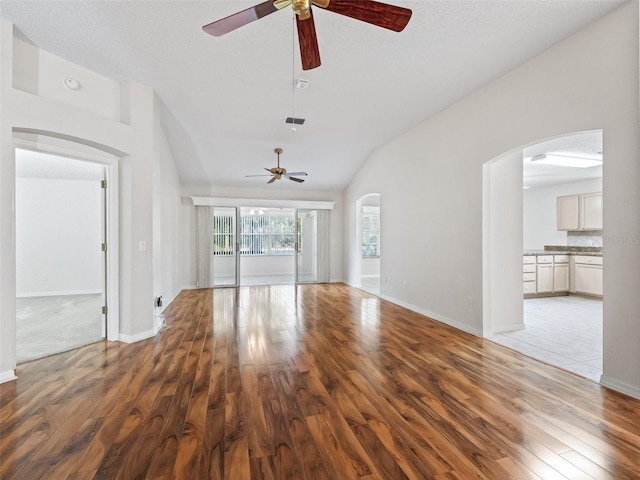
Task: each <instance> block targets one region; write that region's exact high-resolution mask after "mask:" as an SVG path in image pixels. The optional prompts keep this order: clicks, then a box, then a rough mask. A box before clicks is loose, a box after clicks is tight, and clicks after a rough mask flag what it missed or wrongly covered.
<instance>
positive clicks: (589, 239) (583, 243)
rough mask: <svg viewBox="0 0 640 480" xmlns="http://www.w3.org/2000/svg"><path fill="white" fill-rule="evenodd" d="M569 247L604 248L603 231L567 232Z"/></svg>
mask: <svg viewBox="0 0 640 480" xmlns="http://www.w3.org/2000/svg"><path fill="white" fill-rule="evenodd" d="M567 245H568V246H570V247H602V230H590V231H588V232H567Z"/></svg>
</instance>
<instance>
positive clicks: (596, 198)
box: [580, 193, 602, 230]
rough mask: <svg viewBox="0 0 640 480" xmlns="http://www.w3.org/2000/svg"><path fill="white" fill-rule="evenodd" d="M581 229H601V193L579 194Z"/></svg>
mask: <svg viewBox="0 0 640 480" xmlns="http://www.w3.org/2000/svg"><path fill="white" fill-rule="evenodd" d="M580 202H581V208H580V212H581V215H582V218H581V220H582V230H602V193H590V194H588V195H580Z"/></svg>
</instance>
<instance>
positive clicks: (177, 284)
mask: <svg viewBox="0 0 640 480" xmlns="http://www.w3.org/2000/svg"><path fill="white" fill-rule="evenodd" d="M153 148H154V156H155V158H156V162H155V164H154V167H153V207H154V208H153V258H154V265H153V296H154V298H157V297H160V296H163V297H164V305H163V308H162V310H164V308H166V307H167V305H168V304H169V303H170V302H171V301H172V300H173V299H174V298H175V297H176V295H178V293H180V290H182V288H181V287H182V282H181V279H180V275H181V265H180V256H181V253H182V245H181V240H182V238H181V232H180V229H179V228H178V227H179V225H180V212H181V199H180V191H181V188H182V185H181V183H180V179H179V176H178V171H177V169H176V165H175V162H174V159H173V154H172V153H171V148H170V146H169V143H168V141H167V137H166V135H165V132H164V130H163V128H162V126H161V124H160V114H159V104H158V100H157V98H156V100H155V102H154V125H153ZM157 313H159V311H158V310H156V314H157Z"/></svg>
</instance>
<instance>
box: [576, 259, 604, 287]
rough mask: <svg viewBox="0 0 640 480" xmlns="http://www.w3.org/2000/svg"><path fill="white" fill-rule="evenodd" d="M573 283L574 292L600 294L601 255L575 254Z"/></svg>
mask: <svg viewBox="0 0 640 480" xmlns="http://www.w3.org/2000/svg"><path fill="white" fill-rule="evenodd" d="M574 262H575V264H574V268H573V285H574V290H575V292H576V293H585V294H587V295H598V296H602V293H603V288H602V285H603V278H602V277H603V274H602V257H588V256H582V255H576V257H575V260H574Z"/></svg>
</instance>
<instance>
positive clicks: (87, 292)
mask: <svg viewBox="0 0 640 480" xmlns="http://www.w3.org/2000/svg"><path fill="white" fill-rule="evenodd" d="M101 293H102V290H72V291H69V292H31V293H20V294H17V295H16V298H31V297H63V296H65V295H98V294H101Z"/></svg>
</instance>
